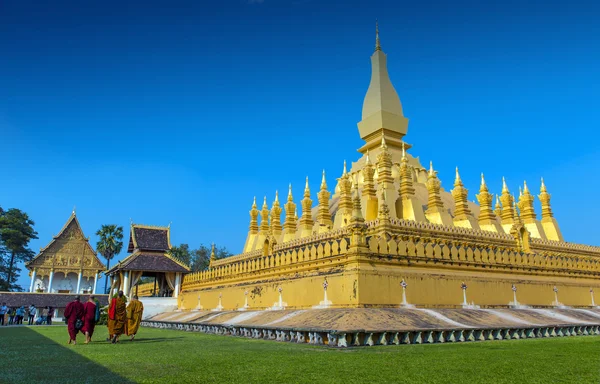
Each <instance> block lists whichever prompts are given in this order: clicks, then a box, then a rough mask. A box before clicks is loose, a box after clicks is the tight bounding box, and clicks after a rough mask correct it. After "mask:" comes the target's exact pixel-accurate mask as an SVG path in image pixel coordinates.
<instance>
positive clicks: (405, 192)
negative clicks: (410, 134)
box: [398, 142, 415, 199]
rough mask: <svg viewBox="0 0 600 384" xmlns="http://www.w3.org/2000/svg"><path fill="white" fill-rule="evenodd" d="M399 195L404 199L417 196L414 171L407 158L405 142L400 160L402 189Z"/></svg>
mask: <svg viewBox="0 0 600 384" xmlns="http://www.w3.org/2000/svg"><path fill="white" fill-rule="evenodd" d="M398 193H399V194H400V197H401V198H402V199H406V198H410V197H412V196H414V195H415V187H414V185H413V177H412V171H411V169H410V166H409V165H408V159H407V158H406V151H405V149H404V142H402V160H400V188H399V190H398Z"/></svg>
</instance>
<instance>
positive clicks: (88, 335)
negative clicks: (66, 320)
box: [81, 296, 96, 344]
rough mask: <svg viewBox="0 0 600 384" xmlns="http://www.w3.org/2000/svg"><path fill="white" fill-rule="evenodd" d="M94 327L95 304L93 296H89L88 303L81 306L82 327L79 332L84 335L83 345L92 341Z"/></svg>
mask: <svg viewBox="0 0 600 384" xmlns="http://www.w3.org/2000/svg"><path fill="white" fill-rule="evenodd" d="M95 327H96V302H95V301H94V296H90V298H89V299H88V301H87V302H86V303H85V304H83V327H82V328H81V332H83V334H84V335H85V344H88V343H89V342H90V341H92V335H93V334H94V328H95Z"/></svg>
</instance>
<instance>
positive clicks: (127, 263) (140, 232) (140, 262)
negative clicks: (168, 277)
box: [107, 223, 190, 275]
mask: <svg viewBox="0 0 600 384" xmlns="http://www.w3.org/2000/svg"><path fill="white" fill-rule="evenodd" d="M170 249H171V233H170V227H156V226H149V225H140V224H133V223H132V224H131V229H130V237H129V246H128V248H127V252H130V253H131V255H129V256H127V257H126V258H125V259H124V260H122V261H120V262H119V263H117V265H115V266H114V267H112V268H111V269H110V270H109V271H108V272H107V274H109V275H111V274H114V273H115V272H117V271H145V272H175V273H177V272H182V273H187V272H189V271H190V269H189V267H188V266H187V265H185V264H184V263H183V262H181V261H179V260H177V259H176V258H175V257H173V256H171V255H170V254H169V251H170Z"/></svg>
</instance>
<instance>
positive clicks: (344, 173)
mask: <svg viewBox="0 0 600 384" xmlns="http://www.w3.org/2000/svg"><path fill="white" fill-rule="evenodd" d="M323 172H325V171H323ZM346 173H348V171H346V160H344V172H342V176H346ZM323 174H324V173H323Z"/></svg>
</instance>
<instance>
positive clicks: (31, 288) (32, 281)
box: [29, 268, 36, 292]
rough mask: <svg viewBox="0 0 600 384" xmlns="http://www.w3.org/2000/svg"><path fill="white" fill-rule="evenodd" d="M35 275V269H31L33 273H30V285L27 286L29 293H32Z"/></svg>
mask: <svg viewBox="0 0 600 384" xmlns="http://www.w3.org/2000/svg"><path fill="white" fill-rule="evenodd" d="M35 275H36V269H35V268H34V269H33V272H31V285H30V286H29V292H33V290H34V289H35Z"/></svg>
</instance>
